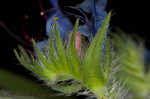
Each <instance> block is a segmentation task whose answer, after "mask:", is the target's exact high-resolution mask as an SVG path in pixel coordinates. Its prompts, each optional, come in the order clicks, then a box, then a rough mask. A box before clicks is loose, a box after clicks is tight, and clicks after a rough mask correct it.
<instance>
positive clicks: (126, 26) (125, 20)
mask: <svg viewBox="0 0 150 99" xmlns="http://www.w3.org/2000/svg"><path fill="white" fill-rule="evenodd" d="M73 1H74V2H73V3H72V5H74V4H75V1H78V0H73ZM80 1H81V0H80ZM148 4H149V3H148V1H146V0H144V1H141V0H108V4H107V8H106V10H107V11H108V12H109V11H112V12H113V14H112V19H111V29H112V30H113V29H115V28H116V27H119V28H120V29H122V30H123V31H125V32H126V33H128V34H129V35H130V34H131V35H132V34H133V33H134V34H136V35H138V36H139V37H141V38H142V39H143V40H144V41H145V46H146V48H147V49H150V39H149V37H150V36H149V22H148V20H149V16H148V14H149V9H148V7H149V5H148ZM64 5H65V0H64ZM51 7H52V6H51V4H50V3H49V0H1V1H0V56H1V57H0V58H1V60H0V63H1V64H0V69H7V70H9V71H13V72H15V73H18V74H20V75H24V76H30V78H31V79H35V78H34V77H33V76H31V74H30V73H29V71H27V70H25V69H24V67H23V66H20V65H19V63H18V61H17V60H16V58H15V56H14V53H13V49H14V48H17V45H18V44H21V45H24V46H26V47H27V48H28V49H32V47H31V46H29V44H30V42H29V41H28V36H29V37H32V38H35V39H36V40H39V41H40V40H43V39H45V38H47V36H46V30H45V28H46V15H47V13H45V14H43V11H48V10H50V9H51Z"/></svg>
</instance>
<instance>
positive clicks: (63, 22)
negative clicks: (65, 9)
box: [46, 11, 73, 40]
mask: <svg viewBox="0 0 150 99" xmlns="http://www.w3.org/2000/svg"><path fill="white" fill-rule="evenodd" d="M52 17H57V18H58V20H57V22H56V23H57V26H58V31H59V33H60V36H61V38H62V40H65V39H66V37H68V34H69V33H70V32H71V31H72V29H73V26H72V24H71V22H70V21H69V19H68V18H67V17H66V16H64V15H63V14H62V13H61V12H60V11H57V12H56V13H55V14H54V15H52V16H51V17H49V19H48V21H47V24H46V34H47V36H49V35H50V27H51V25H52V24H53V21H52Z"/></svg>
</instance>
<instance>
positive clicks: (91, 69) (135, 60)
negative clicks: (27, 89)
mask: <svg viewBox="0 0 150 99" xmlns="http://www.w3.org/2000/svg"><path fill="white" fill-rule="evenodd" d="M110 17H111V13H108V16H107V17H106V18H105V20H104V23H103V25H102V26H101V28H100V29H99V30H98V32H97V34H96V36H95V38H94V39H93V40H92V42H91V44H90V46H89V47H88V48H87V49H86V50H85V52H83V51H82V54H83V53H85V54H84V55H83V57H82V58H81V57H80V56H79V55H78V52H77V49H76V46H75V40H76V33H77V32H78V25H79V20H77V21H76V24H75V27H74V29H73V33H72V36H71V38H70V40H69V42H68V44H67V46H66V45H65V44H64V43H63V42H62V40H61V38H60V35H59V32H58V28H57V24H56V20H55V19H54V24H53V25H52V26H51V30H50V32H51V33H50V34H51V36H50V38H49V45H47V46H46V47H45V48H44V49H43V50H42V51H41V50H39V48H38V46H37V44H36V42H35V41H34V40H33V45H34V49H35V53H36V56H32V55H28V54H27V53H26V52H25V50H24V49H23V48H22V47H21V46H19V50H20V53H18V52H17V51H16V50H15V51H14V52H15V54H16V57H17V59H18V60H19V61H20V63H21V64H22V65H24V66H25V67H26V68H27V69H28V70H30V71H31V72H33V74H34V75H36V76H37V77H39V79H41V80H43V81H45V83H46V84H47V85H48V86H50V87H51V88H52V89H54V90H56V91H59V92H62V93H64V94H66V95H72V94H74V93H77V94H86V95H89V96H91V95H92V96H93V95H94V96H95V97H97V99H123V98H124V96H126V90H128V94H127V96H128V95H130V94H132V96H133V97H132V98H131V99H133V98H136V99H138V98H139V99H144V98H145V97H146V96H147V95H148V93H149V89H150V85H149V83H150V79H149V78H150V73H147V74H144V58H143V56H142V55H143V52H144V49H143V47H141V46H139V47H137V45H136V44H135V43H134V41H133V40H132V39H131V38H127V37H126V36H117V35H115V34H112V35H113V39H112V40H110V38H109V37H107V38H106V37H105V36H106V34H107V31H108V25H109V21H110ZM53 30H54V31H55V32H54V31H53ZM120 35H122V34H120ZM53 38H55V40H53ZM110 41H111V43H112V45H111V44H110ZM104 42H105V47H104ZM112 46H113V48H115V49H113V48H112ZM83 47H85V45H83ZM83 49H85V48H83ZM112 49H113V50H112ZM124 89H126V90H124ZM81 90H84V92H83V93H81V92H80V91H81ZM127 96H126V97H127ZM127 99H129V98H127Z"/></svg>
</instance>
